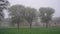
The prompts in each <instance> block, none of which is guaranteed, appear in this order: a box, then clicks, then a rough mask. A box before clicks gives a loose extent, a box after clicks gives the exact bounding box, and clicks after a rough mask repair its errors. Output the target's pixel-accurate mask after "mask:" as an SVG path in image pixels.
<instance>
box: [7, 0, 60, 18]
mask: <svg viewBox="0 0 60 34" xmlns="http://www.w3.org/2000/svg"><path fill="white" fill-rule="evenodd" d="M8 1H9V2H10V4H11V5H15V4H21V5H25V6H29V7H33V8H36V9H39V8H40V7H52V8H54V9H55V14H54V16H55V17H59V16H60V15H59V14H60V0H8Z"/></svg>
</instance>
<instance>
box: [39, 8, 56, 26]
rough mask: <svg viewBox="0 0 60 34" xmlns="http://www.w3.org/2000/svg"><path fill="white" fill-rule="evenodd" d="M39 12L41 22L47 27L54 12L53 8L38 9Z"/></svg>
mask: <svg viewBox="0 0 60 34" xmlns="http://www.w3.org/2000/svg"><path fill="white" fill-rule="evenodd" d="M39 11H40V19H41V22H45V23H46V27H48V23H49V21H51V19H52V16H53V14H54V11H55V10H54V9H53V8H50V7H46V8H45V7H41V8H40V9H39Z"/></svg>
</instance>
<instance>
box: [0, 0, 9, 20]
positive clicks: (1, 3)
mask: <svg viewBox="0 0 60 34" xmlns="http://www.w3.org/2000/svg"><path fill="white" fill-rule="evenodd" d="M8 4H9V2H8V1H7V0H6V1H5V0H0V21H2V19H3V18H4V13H3V9H7V8H8V7H7V6H8Z"/></svg>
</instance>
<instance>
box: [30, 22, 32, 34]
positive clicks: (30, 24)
mask: <svg viewBox="0 0 60 34" xmlns="http://www.w3.org/2000/svg"><path fill="white" fill-rule="evenodd" d="M31 28H32V22H31V23H30V34H31Z"/></svg>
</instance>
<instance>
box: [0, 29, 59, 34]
mask: <svg viewBox="0 0 60 34" xmlns="http://www.w3.org/2000/svg"><path fill="white" fill-rule="evenodd" d="M0 34H60V28H32V29H31V30H30V29H29V28H20V29H19V31H17V28H0Z"/></svg>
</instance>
